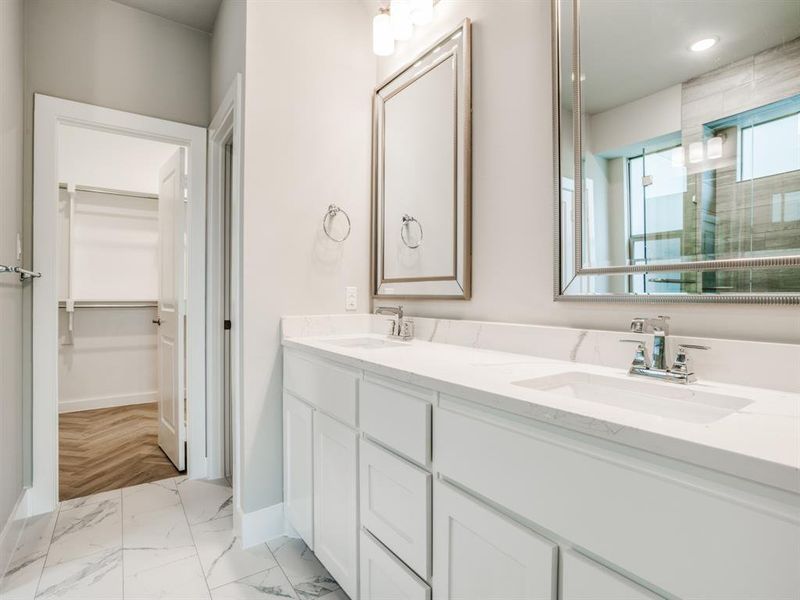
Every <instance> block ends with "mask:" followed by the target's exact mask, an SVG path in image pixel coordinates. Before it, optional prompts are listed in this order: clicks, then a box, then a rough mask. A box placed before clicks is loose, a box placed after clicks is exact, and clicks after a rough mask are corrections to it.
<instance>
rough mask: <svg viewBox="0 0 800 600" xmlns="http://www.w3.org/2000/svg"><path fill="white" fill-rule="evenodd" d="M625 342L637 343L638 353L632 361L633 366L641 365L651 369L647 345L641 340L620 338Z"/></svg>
mask: <svg viewBox="0 0 800 600" xmlns="http://www.w3.org/2000/svg"><path fill="white" fill-rule="evenodd" d="M619 341H620V342H622V343H623V344H637V348H636V354H634V355H633V363H631V367H632V368H633V367H640V368H645V369H649V368H650V359H649V358H648V357H647V345H646V344H645V343H644V342H642V341H641V340H626V339H621V340H619Z"/></svg>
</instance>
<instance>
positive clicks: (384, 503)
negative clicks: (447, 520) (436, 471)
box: [359, 439, 431, 579]
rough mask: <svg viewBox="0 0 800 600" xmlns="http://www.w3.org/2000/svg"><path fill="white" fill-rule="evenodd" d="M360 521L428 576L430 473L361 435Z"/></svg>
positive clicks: (409, 563)
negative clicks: (362, 437)
mask: <svg viewBox="0 0 800 600" xmlns="http://www.w3.org/2000/svg"><path fill="white" fill-rule="evenodd" d="M359 450H360V457H361V460H360V462H361V467H360V473H361V477H360V481H361V483H360V485H361V525H362V526H364V527H365V528H366V529H368V530H369V531H370V533H372V534H373V535H374V536H375V537H377V538H378V539H379V540H380V541H381V542H383V543H384V544H385V545H386V546H387V547H388V548H389V549H390V550H391V551H392V552H394V553H395V554H396V555H397V556H399V557H400V558H401V559H402V560H403V561H405V563H406V564H407V565H408V566H409V567H411V568H412V569H414V571H416V572H417V573H418V574H419V575H420V576H422V577H423V578H425V579H427V578H428V577H429V576H430V562H431V561H430V551H431V550H430V545H431V544H430V539H431V474H430V473H428V472H427V471H423V470H422V469H420V468H419V467H415V466H414V465H412V464H411V463H409V462H406V461H405V460H403V459H402V458H398V457H396V456H394V455H393V454H391V453H390V452H387V451H386V450H383V449H382V448H379V447H378V446H376V445H375V444H372V443H370V442H368V441H366V440H364V439H362V440H361V443H360V448H359Z"/></svg>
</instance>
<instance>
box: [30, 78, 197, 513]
mask: <svg viewBox="0 0 800 600" xmlns="http://www.w3.org/2000/svg"><path fill="white" fill-rule="evenodd" d="M33 121H34V131H33V233H34V235H33V268H34V270H36V271H39V272H41V273H42V276H41V277H40V278H38V279H35V280H34V283H33V310H32V338H31V340H32V361H33V364H32V372H33V377H32V380H33V386H32V387H33V389H32V397H33V401H32V402H33V418H32V429H33V431H32V433H33V435H32V446H33V451H32V463H33V480H32V485H31V488H30V489H29V490H28V493H27V511H26V512H27V514H28V515H35V514H40V513H44V512H50V511H52V510H54V509H55V507H56V506H57V505H58V280H57V268H58V263H57V252H58V245H57V244H58V242H57V232H58V168H57V165H58V127H59V125H62V124H66V125H75V126H79V127H86V128H90V129H98V130H101V131H106V132H110V133H119V134H123V135H129V136H136V137H141V138H146V139H151V140H157V141H161V142H168V143H171V144H176V145H180V146H185V147H186V149H187V164H188V169H189V177H188V188H189V203H188V205H187V218H186V235H187V242H188V244H187V248H188V269H187V272H186V289H187V299H186V318H187V329H188V331H187V348H186V358H187V360H186V365H187V366H186V368H187V373H186V379H185V382H186V393H187V398H188V405H187V412H188V415H189V416H188V423H187V428H188V432H187V442H188V444H187V445H188V448H187V463H188V471H187V474H188V476H189V478H191V479H196V478H202V477H205V476H206V472H207V464H206V372H205V371H206V362H205V361H206V355H205V350H206V348H205V347H206V338H205V332H206V328H205V316H206V306H205V303H206V282H205V271H206V239H205V227H206V203H205V195H206V130H205V129H204V128H203V127H197V126H195V125H187V124H185V123H177V122H174V121H167V120H164V119H158V118H154V117H147V116H143V115H138V114H134V113H130V112H125V111H121V110H115V109H111V108H104V107H100V106H95V105H92V104H84V103H82V102H74V101H72V100H64V99H62V98H55V97H52V96H46V95H43V94H35V95H34V113H33ZM193 274H199V276H198V275H193Z"/></svg>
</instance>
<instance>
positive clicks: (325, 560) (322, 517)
mask: <svg viewBox="0 0 800 600" xmlns="http://www.w3.org/2000/svg"><path fill="white" fill-rule="evenodd" d="M357 448H358V440H357V435H356V432H355V431H353V430H352V429H350V428H349V427H347V426H346V425H342V424H341V423H339V422H338V421H334V420H333V419H331V418H330V417H327V416H325V415H323V414H322V413H320V412H319V411H315V412H314V553H315V554H316V555H317V558H319V560H320V561H321V562H322V564H323V565H325V567H326V568H327V569H328V571H330V573H331V575H333V577H334V579H336V581H337V583H338V584H339V585H340V586H341V587H342V589H343V590H344V591H345V592H346V593H347V595H348V596H350V598H352V599H353V600H355V599H356V598H357V597H358V594H357V593H358V589H357V582H358V512H357V506H358V503H357V502H358V501H357V490H358V476H357V465H358V458H357Z"/></svg>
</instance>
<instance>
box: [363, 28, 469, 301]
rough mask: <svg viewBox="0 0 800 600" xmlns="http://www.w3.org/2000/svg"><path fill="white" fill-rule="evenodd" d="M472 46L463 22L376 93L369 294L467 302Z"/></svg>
mask: <svg viewBox="0 0 800 600" xmlns="http://www.w3.org/2000/svg"><path fill="white" fill-rule="evenodd" d="M470 44H471V24H470V21H469V20H465V21H464V22H463V23H462V24H461V25H460V26H459V28H458V29H457V30H455V31H453V32H451V33H449V34H448V35H447V36H445V37H444V38H442V39H441V40H439V41H438V42H437V43H436V44H434V45H433V46H431V47H430V48H429V49H428V50H426V51H425V52H424V53H422V54H421V55H420V56H418V57H417V58H416V60H414V62H413V63H411V64H410V65H408V66H406V67H404V68H403V69H401V70H400V71H399V72H397V73H395V74H394V75H392V76H391V77H390V78H389V79H387V80H386V81H385V82H384V83H382V84H381V85H379V86H378V87H377V88H376V89H375V92H374V95H373V137H372V198H373V200H372V207H373V208H372V217H373V222H372V275H373V294H374V296H375V297H379V298H402V297H417V298H420V297H425V298H449V299H454V298H456V299H468V298H469V297H470V289H471V263H472V259H471V256H472V249H471V246H472V244H471V231H470V230H471V204H472V199H471V193H472V184H471V178H472V166H471V160H472V156H471V154H472V152H471V144H472V139H471V65H470Z"/></svg>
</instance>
